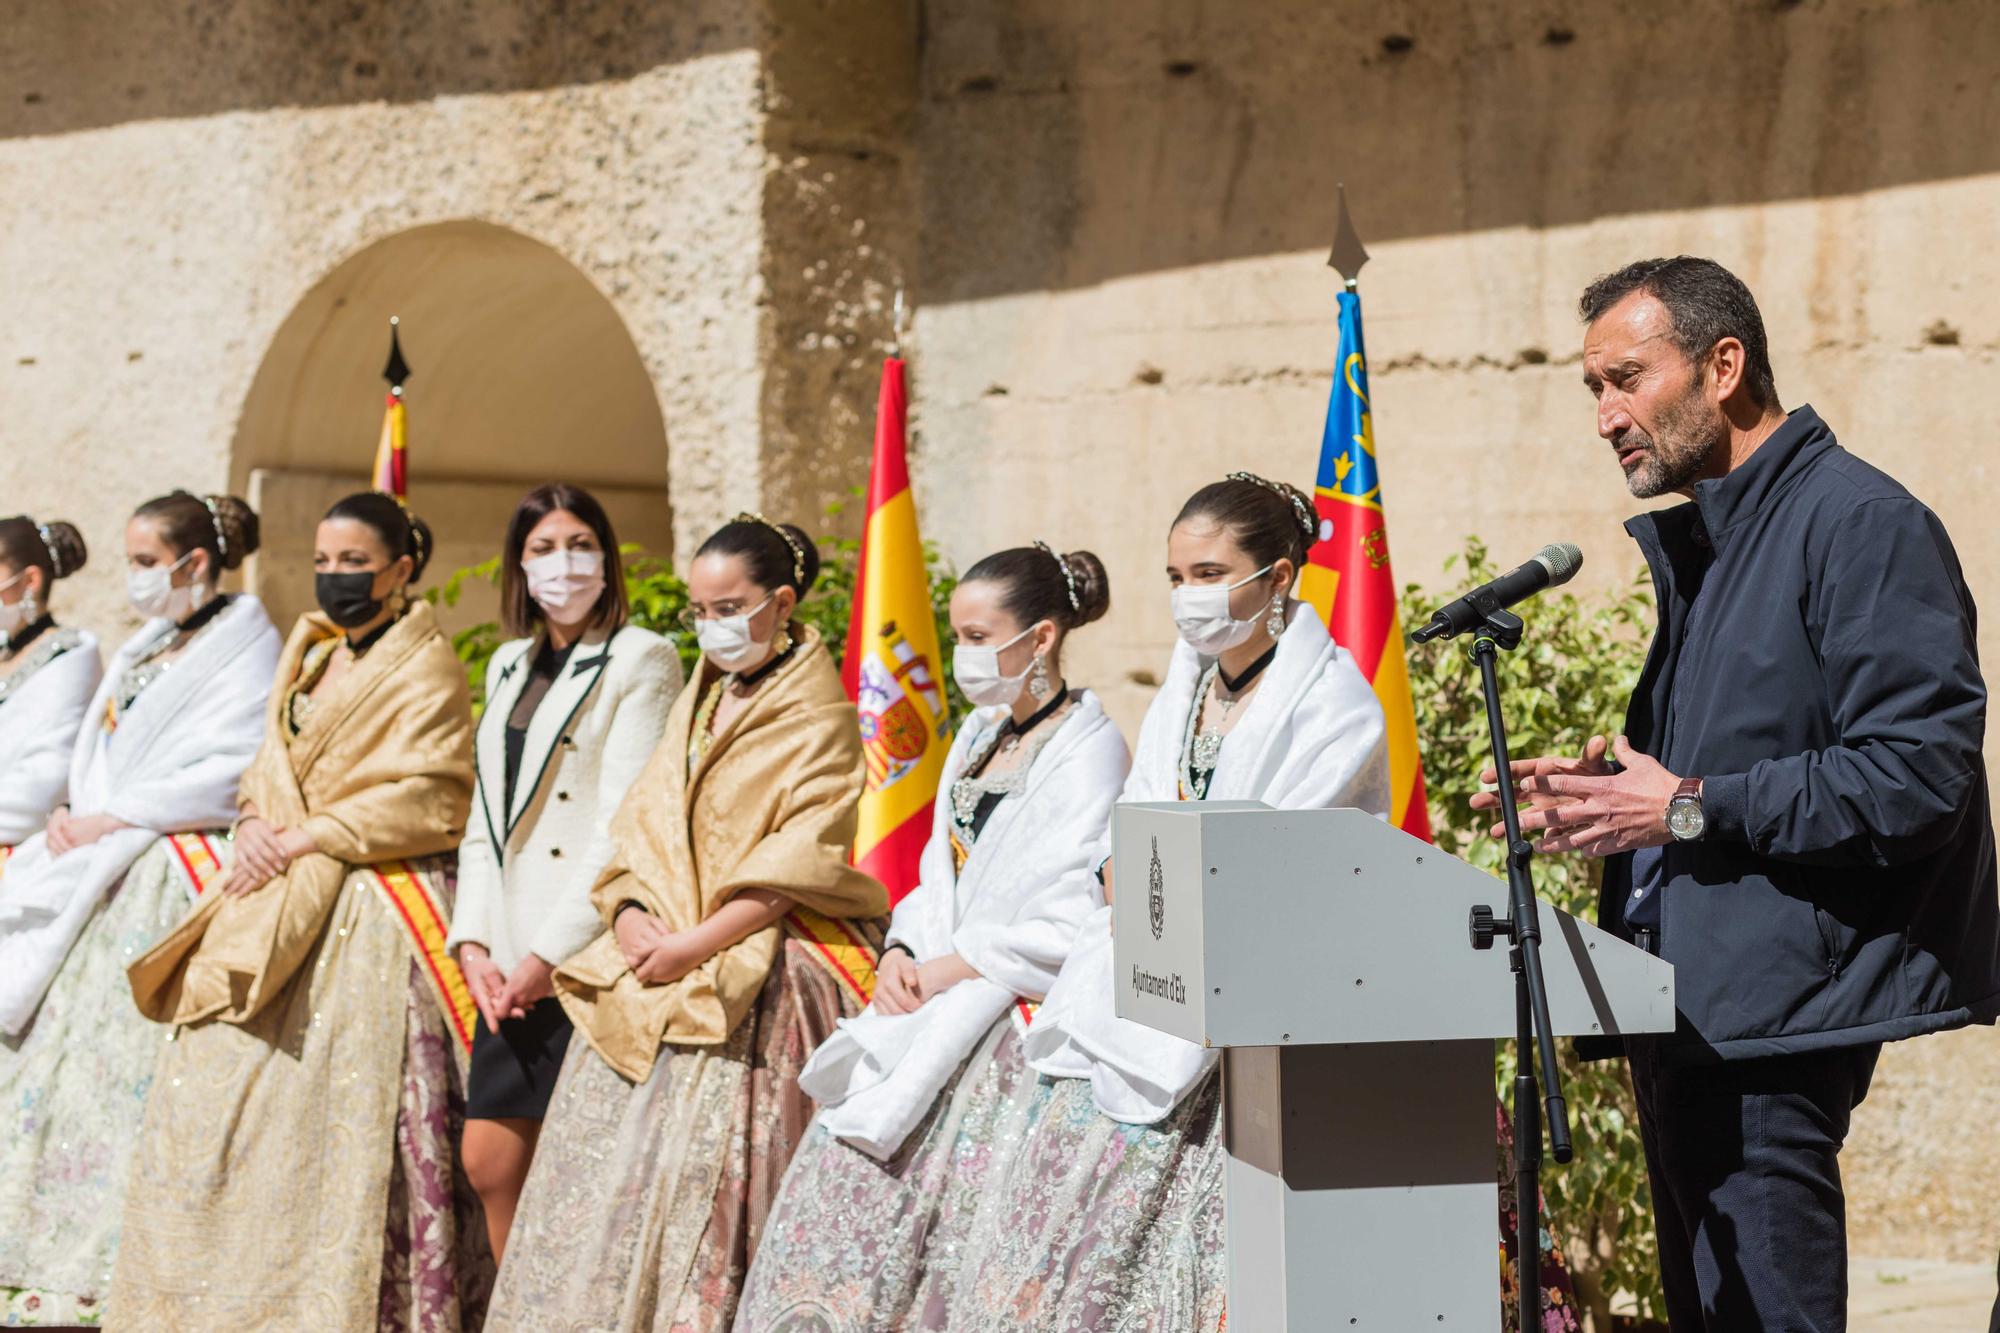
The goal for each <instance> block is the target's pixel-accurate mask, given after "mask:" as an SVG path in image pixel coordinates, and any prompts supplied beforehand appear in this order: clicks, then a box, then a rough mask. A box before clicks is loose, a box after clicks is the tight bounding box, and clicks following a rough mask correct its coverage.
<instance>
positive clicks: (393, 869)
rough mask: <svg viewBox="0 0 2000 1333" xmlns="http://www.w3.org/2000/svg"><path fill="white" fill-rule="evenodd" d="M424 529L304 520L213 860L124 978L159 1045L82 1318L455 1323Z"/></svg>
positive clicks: (453, 1021)
mask: <svg viewBox="0 0 2000 1333" xmlns="http://www.w3.org/2000/svg"><path fill="white" fill-rule="evenodd" d="M430 550H431V539H430V531H429V529H428V528H426V527H425V526H424V525H423V524H422V523H421V522H419V521H416V520H414V519H412V518H410V517H409V516H408V515H406V514H405V512H404V511H403V509H402V508H401V507H400V506H399V505H397V504H396V502H395V501H393V500H391V499H389V498H388V497H386V496H383V495H375V494H367V495H356V496H350V497H349V498H347V499H345V500H342V501H341V502H340V503H339V504H336V505H335V506H334V507H333V508H332V509H331V510H330V511H329V512H328V514H327V517H326V518H325V519H324V520H323V521H322V522H321V523H320V525H319V529H318V532H317V534H316V537H315V543H314V553H313V566H314V569H315V570H316V572H317V579H316V593H317V596H318V601H319V604H320V608H321V612H320V614H314V615H306V616H302V617H301V618H300V619H299V622H298V624H297V626H296V627H295V628H294V629H293V631H292V635H291V638H290V640H289V641H288V642H287V643H286V644H285V648H284V652H283V655H282V656H281V658H280V660H279V663H278V670H277V676H276V684H275V686H274V689H273V692H272V696H271V706H270V710H269V715H268V718H267V721H266V724H265V734H264V741H263V746H262V748H260V749H259V750H258V751H257V756H256V758H255V759H254V760H252V762H251V764H250V768H249V770H248V771H247V772H246V773H245V774H244V775H243V782H242V788H241V798H240V804H239V815H240V818H239V820H238V823H237V826H236V838H235V848H234V856H233V857H232V859H231V862H230V866H229V869H228V871H227V873H226V874H225V875H224V876H222V878H221V882H220V883H219V884H217V885H216V887H214V888H212V889H210V890H208V891H207V892H206V893H204V894H203V895H202V900H201V903H200V905H199V906H198V907H197V908H196V909H195V911H194V912H193V914H192V915H191V916H190V917H189V918H188V919H187V920H186V921H184V922H183V923H182V924H181V925H180V926H178V927H176V928H175V929H174V931H173V932H172V933H171V934H169V935H168V936H167V938H166V939H165V940H163V941H162V942H161V943H160V944H159V945H157V946H156V947H155V948H153V949H152V950H151V951H150V952H149V953H147V954H146V955H145V956H144V957H142V958H140V959H139V960H138V961H137V962H135V963H134V964H133V965H132V967H131V970H130V975H131V984H132V993H133V995H134V997H135V998H136V999H137V1000H138V1003H139V1008H140V1011H141V1012H143V1013H144V1014H146V1015H147V1016H148V1017H150V1018H153V1019H156V1020H158V1021H160V1022H165V1023H172V1024H174V1025H175V1026H176V1027H177V1028H178V1029H179V1031H178V1032H177V1033H176V1034H175V1036H174V1040H172V1041H171V1042H170V1043H169V1044H168V1045H167V1046H166V1047H165V1049H164V1050H163V1052H162V1054H161V1059H160V1064H159V1067H158V1071H157V1073H156V1075H155V1078H154V1083H153V1089H152V1093H151V1095H150V1096H149V1097H148V1099H147V1103H146V1118H145V1124H144V1128H143V1130H142V1132H141V1137H140V1142H139V1146H138V1149H137V1151H136V1152H135V1153H134V1156H133V1164H132V1175H131V1179H130V1181H129V1183H128V1186H127V1191H126V1203H125V1222H124V1231H123V1235H122V1236H121V1238H120V1241H119V1248H118V1262H117V1267H116V1270H115V1276H114V1279H113V1282H112V1291H111V1304H110V1311H109V1318H108V1321H107V1322H111V1323H114V1324H116V1325H118V1326H121V1327H125V1328H135V1329H136V1328H144V1329H182V1328H185V1329H216V1328H251V1327H268V1328H311V1329H332V1330H339V1329H351V1330H374V1329H378V1328H379V1329H389V1330H408V1329H438V1330H455V1329H457V1328H459V1327H460V1324H461V1321H464V1322H467V1323H476V1321H477V1314H478V1307H479V1305H480V1302H481V1300H482V1298H483V1293H482V1292H481V1290H480V1286H481V1278H482V1271H481V1268H482V1264H483V1265H485V1266H487V1267H488V1270H489V1271H490V1263H491V1260H490V1258H488V1256H487V1254H486V1237H485V1235H484V1228H483V1227H482V1226H481V1225H480V1224H479V1221H478V1204H477V1199H476V1197H475V1196H474V1195H473V1194H472V1192H471V1189H470V1187H469V1186H465V1185H464V1181H463V1176H462V1174H459V1173H455V1170H454V1168H455V1165H456V1162H455V1155H454V1153H453V1147H454V1145H455V1144H456V1142H457V1138H458V1125H457V1124H456V1123H454V1122H455V1120H456V1119H457V1118H458V1116H459V1115H461V1114H462V1100H461V1095H462V1094H461V1091H460V1089H461V1087H462V1084H461V1077H462V1065H461V1062H462V1061H463V1060H464V1059H465V1056H466V1049H467V1047H468V1046H469V1045H470V1040H471V1035H472V1016H471V1010H472V1005H471V1001H470V996H469V995H468V993H467V990H466V986H465V980H464V978H463V976H462V975H460V973H459V972H458V968H457V965H456V964H455V963H453V962H452V961H451V959H450V957H449V956H448V955H447V954H446V953H445V952H444V938H445V926H446V922H447V921H448V920H449V912H450V903H449V894H450V886H449V882H448V880H447V878H446V876H445V875H444V874H443V873H442V866H441V864H440V863H439V862H437V861H435V860H433V859H429V858H434V857H435V856H436V855H437V854H439V853H442V852H445V851H448V850H449V849H451V848H453V847H455V846H456V845H457V844H458V841H459V839H460V837H461V836H462V835H463V833H464V830H465V821H466V815H467V813H468V812H469V810H470V808H471V804H472V785H473V773H472V712H471V703H470V699H469V696H468V693H467V690H466V682H465V672H464V670H463V668H462V667H461V666H460V664H459V661H458V657H457V655H456V654H455V653H454V652H453V651H452V647H451V644H450V642H449V641H448V640H447V639H446V638H445V636H444V634H443V633H442V632H441V631H440V630H439V629H438V625H437V619H436V617H435V616H434V615H433V614H432V613H431V609H430V607H429V606H428V605H427V604H425V603H423V602H420V601H412V600H411V599H410V597H409V595H408V591H407V590H408V588H409V586H410V584H411V583H412V581H413V580H415V579H416V578H417V576H418V575H419V574H421V573H422V571H423V567H424V563H425V561H426V560H427V559H428V557H429V554H430Z"/></svg>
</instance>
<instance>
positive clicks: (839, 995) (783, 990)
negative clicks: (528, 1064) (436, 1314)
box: [486, 939, 859, 1333]
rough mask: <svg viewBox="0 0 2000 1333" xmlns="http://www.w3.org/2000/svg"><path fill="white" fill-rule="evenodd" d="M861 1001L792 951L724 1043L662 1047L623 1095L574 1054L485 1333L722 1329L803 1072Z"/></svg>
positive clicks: (778, 1174)
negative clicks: (503, 1332) (837, 1023)
mask: <svg viewBox="0 0 2000 1333" xmlns="http://www.w3.org/2000/svg"><path fill="white" fill-rule="evenodd" d="M856 1012H859V1005H858V1004H856V1003H855V1002H854V1000H853V999H852V998H851V997H850V994H849V992H847V991H845V990H843V989H842V988H841V986H840V985H839V983H838V982H837V981H836V980H835V979H834V976H833V974H832V973H831V972H830V971H828V970H827V968H826V967H825V966H824V965H823V963H822V962H821V961H819V960H818V959H817V958H816V956H815V953H814V951H813V950H812V949H811V947H810V946H808V945H806V944H803V943H801V942H800V941H798V940H796V939H787V940H786V941H785V944H784V948H783V950H782V952H781V953H780V955H779V962H778V964H777V966H775V967H773V968H772V970H771V975H770V977H769V978H768V979H767V980H766V981H765V983H764V989H763V991H762V992H761V993H760V994H759V995H758V998H757V1003H756V1005H755V1006H754V1007H753V1008H752V1009H751V1011H750V1014H749V1015H748V1017H746V1018H745V1019H744V1020H743V1022H742V1023H741V1024H739V1025H738V1026H737V1029H736V1031H735V1032H733V1033H731V1034H730V1037H729V1040H728V1041H727V1042H726V1043H724V1044H723V1045H721V1046H673V1045H667V1046H664V1047H662V1048H661V1050H660V1054H659V1057H658V1058H657V1059H655V1060H654V1061H653V1068H652V1071H651V1072H650V1073H649V1074H648V1075H647V1076H646V1078H645V1080H644V1081H643V1082H640V1083H637V1084H634V1083H628V1082H627V1081H626V1080H625V1079H624V1077H623V1076H622V1075H620V1074H619V1073H617V1071H615V1070H613V1069H612V1068H611V1066H609V1065H607V1064H606V1063H605V1062H604V1060H603V1058H602V1057H601V1056H599V1055H598V1054H597V1052H596V1051H595V1050H593V1049H592V1048H591V1046H590V1043H589V1042H587V1041H584V1040H582V1038H581V1036H579V1038H578V1039H577V1040H575V1041H572V1042H571V1043H570V1048H569V1055H568V1057H567V1058H566V1059H565V1060H564V1062H563V1070H562V1075H561V1077H560V1078H558V1079H557V1081H556V1090H555V1096H554V1099H553V1100H552V1101H551V1102H550V1103H549V1113H548V1118H547V1119H546V1120H545V1121H544V1122H543V1125H542V1135H541V1139H540V1141H539V1143H538V1145H537V1147H536V1151H535V1160H534V1165H533V1166H532V1167H531V1168H530V1169H529V1171H528V1181H527V1185H526V1187H525V1188H524V1189H523V1191H522V1194H521V1205H520V1211H519V1212H518V1213H517V1214H516V1215H515V1218H514V1228H513V1230H512V1231H511V1232H510V1233H509V1234H508V1237H507V1259H506V1263H505V1264H504V1265H503V1266H502V1268H501V1271H500V1280H499V1285H498V1286H497V1288H496V1289H495V1291H494V1297H493V1309H492V1311H491V1313H490V1314H489V1315H488V1317H487V1323H486V1327H487V1329H488V1330H489V1333H500V1331H501V1330H505V1329H520V1330H533V1331H534V1333H544V1331H548V1333H561V1331H569V1333H583V1331H584V1330H589V1331H590V1333H608V1331H610V1330H617V1331H618V1333H627V1331H636V1330H642V1329H643V1330H660V1333H669V1331H671V1333H722V1330H726V1329H728V1328H729V1327H730V1323H731V1320H732V1319H733V1318H734V1316H735V1313H736V1304H737V1298H738V1296H739V1294H740V1292H741V1289H742V1285H743V1277H744V1273H745V1272H746V1270H747V1269H748V1268H749V1266H750V1261H751V1259H752V1257H753V1256H754V1254H755V1252H756V1249H757V1244H758V1239H759V1237H760V1235H761V1233H762V1232H763V1229H764V1221H765V1217H766V1215H767V1214H768V1213H769V1211H770V1206H771V1201H772V1200H773V1199H774V1198H775V1197H776V1196H777V1193H778V1182H779V1180H780V1179H781V1178H782V1177H783V1175H784V1173H785V1168H786V1166H787V1165H789V1164H790V1162H791V1160H792V1155H793V1153H794V1152H795V1151H796V1150H797V1148H798V1146H799V1143H800V1141H801V1140H802V1139H803V1138H804V1137H805V1132H806V1126H807V1124H808V1123H809V1122H810V1121H811V1119H812V1113H813V1105H812V1099H811V1098H810V1097H807V1096H806V1094H805V1093H804V1092H802V1091H800V1089H799V1071H800V1070H801V1069H802V1068H804V1067H805V1062H806V1060H807V1059H808V1058H810V1057H811V1055H812V1053H813V1051H814V1050H815V1049H816V1048H817V1047H818V1046H819V1044H820V1042H822V1041H824V1040H825V1039H826V1038H827V1036H828V1035H829V1034H830V1033H831V1032H832V1031H833V1026H834V1023H835V1021H836V1020H837V1019H839V1018H840V1017H842V1016H843V1015H845V1014H851V1013H856Z"/></svg>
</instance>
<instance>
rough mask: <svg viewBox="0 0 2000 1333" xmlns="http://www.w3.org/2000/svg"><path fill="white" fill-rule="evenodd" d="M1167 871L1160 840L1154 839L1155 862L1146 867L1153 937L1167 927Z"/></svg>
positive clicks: (1147, 907)
mask: <svg viewBox="0 0 2000 1333" xmlns="http://www.w3.org/2000/svg"><path fill="white" fill-rule="evenodd" d="M1166 890H1167V872H1166V870H1165V869H1164V868H1163V867H1162V866H1161V865H1160V840H1159V839H1158V838H1155V839H1153V863H1152V864H1151V865H1149V866H1147V867H1146V909H1147V913H1148V915H1149V916H1150V917H1151V919H1152V925H1153V938H1154V939H1158V938H1160V932H1161V931H1163V930H1165V929H1166V928H1167V892H1166Z"/></svg>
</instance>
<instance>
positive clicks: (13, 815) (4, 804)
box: [0, 630, 104, 847]
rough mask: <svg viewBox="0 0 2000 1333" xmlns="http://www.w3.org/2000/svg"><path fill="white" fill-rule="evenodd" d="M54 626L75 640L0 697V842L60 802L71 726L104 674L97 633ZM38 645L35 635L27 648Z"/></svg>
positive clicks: (38, 821) (43, 820) (35, 828)
mask: <svg viewBox="0 0 2000 1333" xmlns="http://www.w3.org/2000/svg"><path fill="white" fill-rule="evenodd" d="M55 632H56V633H59V634H60V633H74V634H75V636H76V638H77V639H78V640H79V642H78V643H77V645H76V646H75V647H74V648H70V649H68V650H66V651H64V652H63V653H61V654H60V655H58V656H57V657H56V658H54V659H53V660H52V661H50V662H48V663H46V664H45V665H43V666H42V667H40V668H39V669H37V670H36V672H35V674H34V675H33V676H31V677H30V678H28V679H27V680H24V681H21V682H20V683H19V684H17V685H16V686H15V688H14V690H13V691H12V692H11V693H9V694H8V695H7V697H6V699H5V700H4V701H0V847H13V846H15V845H17V844H19V843H22V842H25V841H26V840H27V839H28V837H29V836H30V835H32V834H35V833H39V832H41V830H42V828H43V826H44V825H46V824H47V823H48V822H49V813H50V811H52V810H54V809H55V808H56V807H57V806H59V805H61V804H62V803H63V797H64V796H65V795H66V794H67V793H68V791H69V761H70V755H71V754H72V753H73V752H74V751H75V749H76V735H77V731H78V729H79V728H81V727H82V726H83V717H84V713H85V712H86V711H88V709H89V707H90V696H91V694H92V693H93V692H94V691H95V690H96V689H97V682H98V680H99V679H100V678H101V677H102V676H103V674H104V664H103V662H102V661H101V660H100V659H99V657H98V652H97V636H95V635H93V634H90V633H88V632H84V631H66V630H57V631H55ZM41 647H42V645H41V643H40V642H39V641H37V642H36V643H34V644H32V645H30V646H29V648H28V652H29V653H30V654H34V653H38V652H40V651H41ZM31 660H32V658H31Z"/></svg>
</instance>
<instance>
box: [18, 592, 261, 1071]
mask: <svg viewBox="0 0 2000 1333" xmlns="http://www.w3.org/2000/svg"><path fill="white" fill-rule="evenodd" d="M171 632H172V626H171V625H170V624H169V623H168V622H166V621H162V620H155V621H151V622H149V623H148V624H147V625H146V626H145V627H144V628H142V629H141V630H140V631H139V632H138V633H137V634H135V635H134V636H133V637H132V638H131V639H130V640H128V641H127V642H126V644H125V646H124V647H122V648H120V649H119V650H118V655H117V656H116V657H114V658H113V659H112V664H111V669H110V671H108V672H107V673H106V674H105V677H104V681H103V683H102V685H101V686H100V687H99V689H98V691H97V697H96V698H95V699H94V700H93V701H92V703H91V706H90V711H89V713H88V714H87V718H88V724H87V725H86V726H85V727H84V729H83V733H82V735H81V736H79V737H78V739H77V743H76V750H75V755H74V758H73V762H72V764H71V768H70V811H71V813H72V814H74V815H79V816H81V815H93V814H108V815H110V816H111V817H112V818H114V819H117V820H119V821H121V822H123V823H125V824H129V825H131V827H129V828H124V829H120V830H118V831H117V832H115V833H109V834H106V835H105V836H104V837H102V838H99V839H98V840H97V841H96V842H93V843H90V844H88V845H87V846H83V847H79V848H77V849H76V850H74V851H72V852H69V853H67V854H66V855H63V856H59V857H52V856H50V855H49V853H48V849H47V845H46V835H45V834H37V835H36V836H34V837H32V838H30V839H29V840H28V841H27V842H26V843H24V844H22V846H21V847H20V849H19V850H18V851H16V852H15V854H14V856H13V859H12V860H11V861H9V862H8V865H7V871H6V875H5V876H4V878H0V1029H3V1030H5V1031H7V1032H10V1033H17V1032H19V1031H21V1030H22V1029H23V1028H25V1027H26V1026H27V1024H28V1021H29V1019H31V1018H32V1017H33V1016H34V1013H35V1009H36V1007H37V1006H39V1005H40V1004H41V999H42V994H43V992H44V991H46V990H47V989H48V985H49V983H50V982H51V981H52V980H54V978H55V974H56V970H57V969H58V968H59V967H61V966H62V961H63V959H64V957H66V956H67V955H68V953H69V948H70V945H71V944H72V943H74V942H75V940H76V936H77V934H78V933H79V932H80V931H81V930H82V929H83V926H84V923H85V922H86V921H87V920H88V919H89V917H90V914H91V912H92V911H93V910H94V909H95V908H96V906H97V904H98V902H99V901H100V900H101V899H102V898H103V896H104V895H105V893H107V892H108V891H109V890H110V889H111V887H112V886H113V885H115V884H117V883H118V881H119V880H120V879H122V878H123V877H124V875H125V872H126V871H127V870H129V869H130V868H131V866H132V863H133V862H134V861H136V860H138V859H139V856H140V855H141V854H142V853H143V852H144V851H145V850H146V848H148V847H149V846H151V845H152V844H153V842H154V840H155V839H156V838H158V837H159V836H160V835H161V834H164V833H182V832H187V831H189V830H193V829H205V828H218V827H227V826H228V825H230V824H232V823H234V822H235V817H236V784H237V782H238V780H239V779H240V778H241V777H242V776H243V770H244V769H245V768H246V767H248V766H249V763H250V758H251V756H252V755H254V754H255V753H256V752H257V746H258V744H259V743H260V742H261V741H262V740H263V735H264V708H265V701H266V700H267V699H268V698H269V697H270V692H271V678H272V676H273V675H275V674H276V672H277V669H278V649H279V646H280V645H279V641H278V631H277V630H276V629H275V628H273V627H272V625H271V619H270V617H269V616H267V615H266V614H265V613H264V607H263V605H262V604H261V603H260V602H258V600H257V599H256V598H254V597H248V596H242V597H238V598H236V599H235V601H234V602H233V603H232V604H231V605H230V606H229V607H228V608H226V609H225V610H224V611H223V612H222V613H221V614H220V615H219V616H217V617H216V619H215V623H214V624H212V625H210V626H209V627H208V628H207V630H205V631H204V632H203V633H202V634H201V635H200V636H199V637H197V638H196V639H195V640H194V641H193V642H192V643H190V644H189V645H188V648H187V650H186V651H185V652H184V653H183V654H182V655H181V656H180V657H179V658H177V659H176V660H175V661H174V662H173V664H172V665H170V666H169V667H168V668H167V670H166V671H165V673H164V674H162V675H161V676H160V678H159V679H158V680H156V681H154V682H153V683H152V684H151V685H150V686H148V687H147V688H146V691H145V693H143V694H141V695H140V696H139V698H138V699H137V700H136V701H135V702H134V703H133V705H132V707H131V709H130V711H128V712H126V713H124V714H123V715H122V716H121V717H120V718H119V719H118V728H117V730H115V731H111V732H106V731H105V730H104V726H103V719H104V717H105V714H106V710H107V709H108V708H109V706H110V703H111V700H112V699H113V697H114V694H115V691H116V690H117V689H118V683H119V681H120V680H121V678H122V677H123V676H124V674H125V670H126V668H127V667H128V666H129V665H131V663H132V662H133V661H135V660H136V659H137V658H138V657H139V655H140V654H141V653H142V652H143V651H144V650H145V649H146V648H147V647H148V646H149V645H151V644H153V643H156V642H158V640H159V639H160V636H161V635H162V634H168V633H171Z"/></svg>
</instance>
